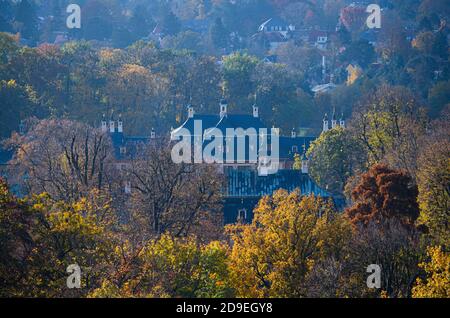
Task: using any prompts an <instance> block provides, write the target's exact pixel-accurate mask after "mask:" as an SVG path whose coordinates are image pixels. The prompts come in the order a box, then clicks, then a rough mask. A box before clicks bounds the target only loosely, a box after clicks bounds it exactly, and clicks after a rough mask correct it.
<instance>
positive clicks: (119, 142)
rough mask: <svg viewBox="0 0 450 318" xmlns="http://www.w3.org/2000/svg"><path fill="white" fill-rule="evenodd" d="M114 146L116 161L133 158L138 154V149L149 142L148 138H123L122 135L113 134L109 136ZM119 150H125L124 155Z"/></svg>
mask: <svg viewBox="0 0 450 318" xmlns="http://www.w3.org/2000/svg"><path fill="white" fill-rule="evenodd" d="M110 136H111V140H112V143H113V146H114V157H115V158H116V159H118V160H124V159H131V158H134V157H135V156H136V155H137V154H138V153H139V147H140V146H141V145H146V144H148V143H149V142H150V140H151V138H150V137H145V136H125V135H124V134H123V133H119V132H114V133H111V134H110ZM121 148H125V149H126V151H125V152H124V153H122V152H121Z"/></svg>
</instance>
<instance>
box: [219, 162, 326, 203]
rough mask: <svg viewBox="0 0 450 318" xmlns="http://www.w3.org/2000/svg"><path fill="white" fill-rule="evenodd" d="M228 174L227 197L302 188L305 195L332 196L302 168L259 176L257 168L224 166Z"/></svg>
mask: <svg viewBox="0 0 450 318" xmlns="http://www.w3.org/2000/svg"><path fill="white" fill-rule="evenodd" d="M224 172H225V176H226V186H225V191H224V196H225V197H261V196H264V195H271V194H273V193H274V192H275V191H276V190H279V189H285V190H287V191H294V190H295V189H300V192H301V193H302V194H304V195H309V194H315V195H320V196H322V197H332V195H331V194H330V193H328V192H327V191H325V190H323V189H321V188H320V187H319V186H317V185H316V184H315V183H314V181H313V180H312V179H311V178H310V177H309V175H308V174H304V173H302V172H301V171H300V170H279V171H278V172H277V173H276V174H270V175H268V176H258V171H257V170H256V169H248V168H243V169H239V168H233V167H225V168H224Z"/></svg>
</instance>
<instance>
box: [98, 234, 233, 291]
mask: <svg viewBox="0 0 450 318" xmlns="http://www.w3.org/2000/svg"><path fill="white" fill-rule="evenodd" d="M115 253H117V254H118V255H119V256H120V257H119V258H118V259H119V260H121V263H120V264H118V265H119V266H117V267H116V268H115V269H114V270H113V274H112V275H109V276H107V277H106V278H104V280H103V283H102V286H101V287H99V288H97V289H96V290H94V291H93V292H92V293H91V294H90V295H89V296H90V297H208V298H215V297H231V296H233V290H232V289H231V288H230V286H229V271H228V267H227V257H228V248H227V246H225V245H223V244H221V243H219V242H217V241H215V242H211V243H209V244H200V243H198V242H197V241H196V239H195V237H188V238H174V237H172V236H170V235H167V234H165V235H162V236H161V237H159V238H157V239H153V240H151V241H149V242H148V243H146V244H145V245H144V246H143V247H142V248H140V249H139V250H138V252H137V253H136V254H134V255H133V254H131V253H127V252H126V251H124V250H122V249H116V251H115Z"/></svg>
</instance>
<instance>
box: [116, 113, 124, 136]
mask: <svg viewBox="0 0 450 318" xmlns="http://www.w3.org/2000/svg"><path fill="white" fill-rule="evenodd" d="M117 131H118V132H120V133H123V121H122V116H120V117H119V120H118V121H117Z"/></svg>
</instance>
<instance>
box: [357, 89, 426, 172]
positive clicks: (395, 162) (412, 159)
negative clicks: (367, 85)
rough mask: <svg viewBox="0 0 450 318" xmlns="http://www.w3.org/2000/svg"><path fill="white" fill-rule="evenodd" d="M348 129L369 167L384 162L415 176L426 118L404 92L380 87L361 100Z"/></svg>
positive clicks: (408, 93) (404, 90)
mask: <svg viewBox="0 0 450 318" xmlns="http://www.w3.org/2000/svg"><path fill="white" fill-rule="evenodd" d="M349 126H350V127H349V129H350V130H351V132H352V134H353V135H354V137H355V138H356V139H357V140H359V141H360V142H361V144H362V145H363V147H364V148H365V151H366V152H367V153H368V163H369V164H375V163H379V162H383V161H384V162H387V163H388V164H389V165H390V166H392V167H394V168H398V169H403V170H406V171H407V172H408V173H409V174H410V175H412V176H413V177H415V174H416V171H417V162H416V159H417V155H418V153H419V139H420V138H421V136H422V135H423V134H424V132H425V127H426V117H425V113H424V109H423V108H422V107H421V104H420V102H419V101H418V99H417V97H416V96H415V95H414V94H412V93H411V92H410V91H409V90H408V89H406V88H404V87H389V86H387V85H382V86H381V87H379V88H378V89H376V90H375V91H374V92H371V93H369V94H367V95H366V96H364V97H362V99H361V101H360V103H359V106H357V107H356V109H355V110H354V113H353V116H352V119H351V122H350V125H349Z"/></svg>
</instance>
